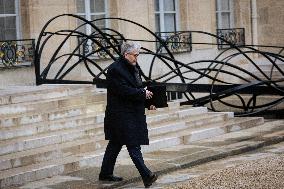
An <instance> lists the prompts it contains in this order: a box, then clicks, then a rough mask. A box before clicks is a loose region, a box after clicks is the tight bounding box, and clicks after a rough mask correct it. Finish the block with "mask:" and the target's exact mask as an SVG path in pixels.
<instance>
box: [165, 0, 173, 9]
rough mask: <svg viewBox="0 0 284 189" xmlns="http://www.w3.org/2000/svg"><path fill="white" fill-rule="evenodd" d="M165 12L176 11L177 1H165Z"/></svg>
mask: <svg viewBox="0 0 284 189" xmlns="http://www.w3.org/2000/svg"><path fill="white" fill-rule="evenodd" d="M164 10H165V11H174V10H175V0H164Z"/></svg>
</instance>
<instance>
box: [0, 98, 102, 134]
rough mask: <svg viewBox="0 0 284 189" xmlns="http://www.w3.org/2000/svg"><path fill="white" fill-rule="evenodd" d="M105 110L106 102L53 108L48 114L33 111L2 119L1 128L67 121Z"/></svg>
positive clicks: (0, 120) (0, 121)
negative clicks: (67, 119)
mask: <svg viewBox="0 0 284 189" xmlns="http://www.w3.org/2000/svg"><path fill="white" fill-rule="evenodd" d="M104 110H105V101H100V102H95V103H89V104H83V105H77V106H71V107H64V108H52V109H50V110H49V111H47V112H40V111H33V112H29V113H25V114H21V115H16V116H10V117H5V118H2V119H1V118H0V123H1V124H0V128H1V127H16V126H21V125H27V124H33V123H38V122H44V121H53V120H59V119H66V118H68V117H73V116H80V115H85V114H88V113H94V112H98V113H99V112H102V111H104Z"/></svg>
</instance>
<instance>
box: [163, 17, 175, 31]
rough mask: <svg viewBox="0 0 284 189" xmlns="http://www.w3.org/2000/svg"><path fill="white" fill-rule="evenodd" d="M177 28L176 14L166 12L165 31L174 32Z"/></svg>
mask: <svg viewBox="0 0 284 189" xmlns="http://www.w3.org/2000/svg"><path fill="white" fill-rule="evenodd" d="M175 30H176V24H175V14H165V32H173V31H175Z"/></svg>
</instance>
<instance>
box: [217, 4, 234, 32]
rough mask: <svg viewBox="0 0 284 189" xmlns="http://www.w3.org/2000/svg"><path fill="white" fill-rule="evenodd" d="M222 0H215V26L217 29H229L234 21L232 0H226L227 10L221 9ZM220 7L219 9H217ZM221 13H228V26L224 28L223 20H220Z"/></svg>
mask: <svg viewBox="0 0 284 189" xmlns="http://www.w3.org/2000/svg"><path fill="white" fill-rule="evenodd" d="M222 1H223V0H216V26H217V29H230V28H234V27H235V22H234V7H233V1H232V0H227V1H228V3H229V10H222V9H221V5H222ZM219 8H220V9H219ZM222 13H229V17H230V19H229V22H230V23H229V28H224V27H222V26H223V20H222Z"/></svg>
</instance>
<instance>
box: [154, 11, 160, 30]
mask: <svg viewBox="0 0 284 189" xmlns="http://www.w3.org/2000/svg"><path fill="white" fill-rule="evenodd" d="M155 25H156V32H160V31H161V28H160V15H159V14H156V15H155Z"/></svg>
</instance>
